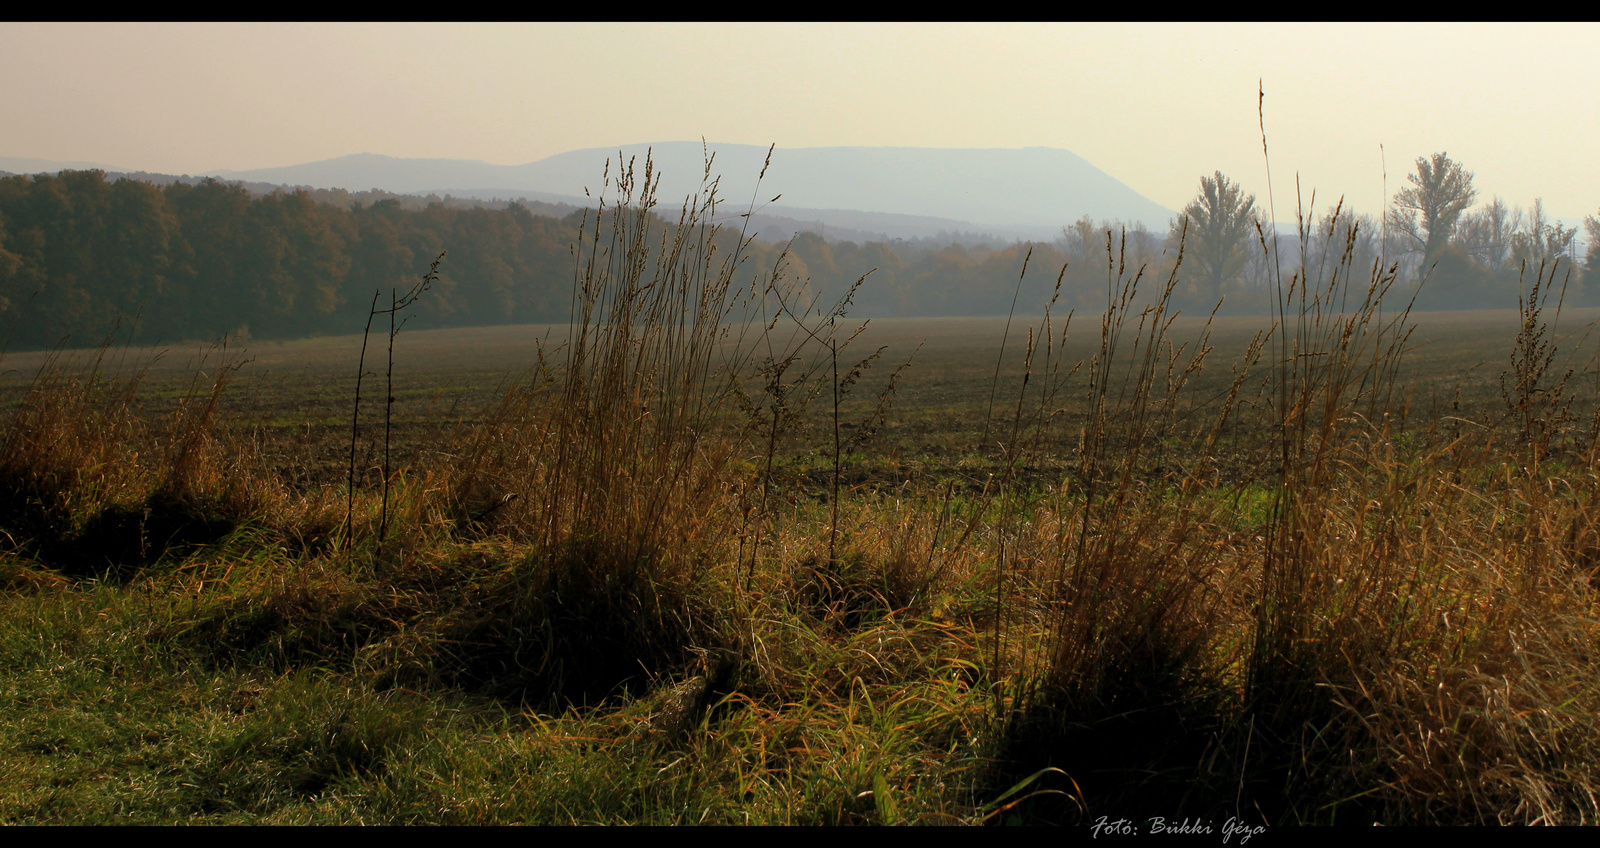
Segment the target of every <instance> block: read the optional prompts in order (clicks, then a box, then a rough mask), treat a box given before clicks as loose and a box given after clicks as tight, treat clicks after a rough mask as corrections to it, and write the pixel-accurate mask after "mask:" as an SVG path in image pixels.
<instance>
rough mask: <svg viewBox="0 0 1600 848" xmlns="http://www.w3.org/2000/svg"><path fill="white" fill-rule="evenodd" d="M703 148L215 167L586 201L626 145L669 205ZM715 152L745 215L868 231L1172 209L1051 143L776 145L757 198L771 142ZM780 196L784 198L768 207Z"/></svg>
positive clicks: (685, 189) (229, 174) (910, 233)
mask: <svg viewBox="0 0 1600 848" xmlns="http://www.w3.org/2000/svg"><path fill="white" fill-rule="evenodd" d="M706 149H707V148H705V147H702V145H701V143H700V142H666V143H659V144H653V145H646V144H634V145H625V146H622V147H621V148H594V149H589V150H574V151H571V152H568V153H562V154H558V155H556V156H551V157H549V158H547V159H541V160H539V161H537V162H530V163H528V164H526V165H491V164H489V163H487V162H479V161H475V160H465V159H399V158H395V157H391V156H380V155H376V154H371V153H363V154H356V155H352V156H342V157H339V158H337V159H329V160H326V161H322V162H312V163H307V164H304V165H293V166H288V167H283V168H264V169H258V170H252V171H216V172H213V173H214V175H215V176H218V177H223V178H226V179H230V180H245V181H249V182H265V183H279V184H290V185H311V186H317V187H321V188H346V189H351V190H357V191H359V190H364V189H371V188H380V189H384V190H387V191H392V192H404V193H419V192H432V193H436V194H445V193H449V194H453V195H456V196H458V197H464V196H484V195H485V194H490V195H495V196H500V197H507V196H510V195H513V194H522V193H527V195H528V196H529V198H530V199H539V200H545V201H546V202H569V203H570V202H573V201H574V199H575V198H581V197H583V196H584V194H585V191H584V190H585V189H586V188H587V189H588V190H589V194H591V195H593V194H597V193H598V192H599V191H600V189H601V175H602V173H603V172H604V170H605V165H606V160H607V159H608V158H609V159H613V160H614V159H616V158H617V156H618V153H619V152H620V153H621V155H622V157H623V158H624V159H633V160H634V161H635V162H636V163H637V167H639V168H641V169H642V166H643V162H644V158H645V155H646V153H647V152H648V153H649V155H650V156H651V157H652V158H653V160H654V162H655V165H656V171H657V173H658V174H660V175H661V183H660V200H661V202H662V205H663V206H666V207H671V206H676V205H679V204H680V203H681V202H682V199H683V198H684V197H686V196H688V195H689V194H690V193H692V192H693V191H694V190H695V189H696V188H697V187H698V185H699V182H700V178H701V175H702V174H703V173H704V153H705V150H706ZM709 150H710V151H711V152H712V153H714V154H715V157H716V158H715V161H714V164H713V168H712V171H713V175H714V176H717V175H720V176H721V178H722V183H721V187H720V188H721V193H722V196H723V197H724V198H726V199H727V201H728V202H729V204H730V207H729V211H730V212H732V211H733V209H732V207H733V206H738V207H741V208H740V210H739V211H743V208H747V207H748V206H749V204H750V202H751V200H752V199H755V201H756V208H757V209H758V211H761V212H763V213H765V214H767V215H772V216H779V217H784V218H790V219H794V220H798V221H817V222H821V223H823V224H824V225H827V226H834V227H839V228H844V229H850V230H858V231H862V232H873V231H879V232H886V233H889V234H890V235H899V236H901V237H917V236H926V235H933V234H935V233H937V232H939V231H941V230H978V231H984V232H991V233H995V234H1005V235H1011V236H1018V237H1027V238H1051V237H1054V236H1055V235H1056V234H1057V233H1059V232H1060V230H1061V227H1062V226H1063V225H1065V224H1067V223H1069V222H1071V221H1074V220H1076V219H1078V218H1080V217H1082V216H1083V215H1089V216H1091V217H1093V218H1095V219H1096V220H1100V219H1107V220H1118V219H1120V220H1124V221H1129V222H1132V221H1142V222H1144V223H1145V224H1146V225H1147V226H1149V227H1151V228H1152V229H1165V227H1166V223H1167V221H1168V220H1169V219H1170V218H1171V217H1173V215H1174V213H1173V212H1172V210H1170V209H1166V208H1164V207H1162V206H1160V205H1158V204H1156V203H1155V202H1154V201H1151V200H1149V199H1148V198H1146V197H1144V196H1143V195H1140V194H1139V193H1137V192H1135V191H1134V190H1133V189H1131V188H1129V187H1128V186H1127V185H1125V184H1123V183H1122V182H1121V181H1119V180H1117V179H1116V178H1115V177H1112V176H1111V175H1109V174H1107V173H1105V172H1104V171H1102V170H1100V169H1099V168H1096V167H1095V166H1093V165H1091V164H1090V163H1089V162H1088V161H1086V160H1084V159H1083V158H1082V157H1080V156H1078V155H1076V154H1074V153H1072V152H1070V151H1067V150H1058V149H1055V148H1047V147H1030V148H1023V149H1020V150H1011V149H943V148H918V147H812V148H796V149H791V150H778V151H775V152H774V153H773V157H772V164H771V167H770V168H769V170H768V172H767V176H766V179H765V180H764V181H763V182H762V183H761V186H760V192H759V195H757V192H756V177H757V176H758V175H759V174H760V172H761V167H762V163H763V161H764V160H765V159H766V156H767V149H766V148H764V147H757V146H754V145H743V144H713V145H709ZM615 172H616V166H615V165H614V164H613V166H612V173H613V174H615ZM779 195H781V199H780V200H779V201H778V202H776V203H768V201H770V200H771V198H773V197H776V196H779ZM862 212H866V213H886V214H888V215H892V216H908V217H911V218H915V219H920V220H899V221H882V220H878V219H873V220H866V219H862V218H861V217H860V216H859V215H852V214H846V213H862ZM885 224H890V225H892V229H891V228H890V227H885V226H884V225H885ZM919 231H920V232H919Z"/></svg>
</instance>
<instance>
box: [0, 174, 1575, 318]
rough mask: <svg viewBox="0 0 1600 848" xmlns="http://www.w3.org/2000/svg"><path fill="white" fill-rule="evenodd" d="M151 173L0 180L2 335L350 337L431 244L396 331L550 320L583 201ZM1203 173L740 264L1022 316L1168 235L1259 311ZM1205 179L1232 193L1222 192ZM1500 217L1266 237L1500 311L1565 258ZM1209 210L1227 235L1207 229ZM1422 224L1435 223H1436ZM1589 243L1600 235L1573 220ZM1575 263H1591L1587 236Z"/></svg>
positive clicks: (1208, 288)
mask: <svg viewBox="0 0 1600 848" xmlns="http://www.w3.org/2000/svg"><path fill="white" fill-rule="evenodd" d="M1420 161H1421V160H1419V162H1420ZM1446 161H1447V162H1448V160H1446ZM150 176H151V175H139V177H138V178H129V177H122V178H118V179H108V178H107V175H106V174H104V173H103V172H100V171H64V172H62V173H60V174H59V175H38V176H10V177H5V178H3V179H0V332H3V333H6V334H8V335H9V343H10V345H11V346H12V347H13V348H38V347H48V346H52V345H57V344H61V343H63V342H64V341H66V342H68V343H71V344H93V343H95V342H98V341H99V340H100V339H101V338H104V337H105V336H106V335H107V334H108V333H110V332H112V331H113V330H114V329H115V328H119V327H120V328H122V329H123V330H124V331H131V333H132V335H133V337H134V338H135V339H137V340H139V341H142V342H153V341H158V340H159V341H168V342H171V341H180V340H189V339H208V338H216V337H219V336H222V335H226V334H242V335H245V336H247V337H253V338H287V337H299V336H309V335H318V334H325V333H346V332H355V331H358V330H359V329H360V327H361V326H362V325H363V324H364V321H365V317H366V314H367V310H368V309H369V307H370V306H371V304H372V302H373V296H374V293H381V292H389V291H391V290H394V289H399V290H400V291H405V290H406V289H408V288H410V286H411V285H412V283H413V282H414V281H415V280H416V279H417V278H418V277H419V276H420V275H421V274H422V273H423V272H425V271H426V270H427V268H428V264H429V262H430V261H431V260H432V259H433V258H434V257H435V256H437V255H438V254H439V253H441V252H445V251H448V253H449V256H448V259H447V261H446V262H445V264H444V265H443V266H441V268H440V273H439V280H438V283H437V284H436V285H435V286H434V288H433V289H432V290H431V291H430V292H429V293H428V295H427V300H426V301H424V302H423V303H421V304H419V307H418V312H417V316H416V319H415V322H414V326H432V327H442V326H477V325H490V324H506V323H546V322H561V321H565V320H567V318H568V310H569V308H570V304H571V286H572V280H573V272H574V262H575V258H574V256H573V255H572V252H571V245H572V244H574V243H575V242H576V241H577V240H578V231H579V227H580V224H581V222H582V221H583V220H585V219H584V215H585V213H584V211H582V210H578V211H569V210H567V209H565V208H560V207H553V206H550V205H548V204H543V205H536V206H535V208H530V206H529V205H528V204H522V203H516V202H511V203H487V202H481V201H467V202H461V201H453V200H451V199H448V198H447V199H438V198H417V197H401V196H383V193H365V194H361V195H352V194H351V193H349V192H340V191H327V190H317V191H310V190H304V189H301V190H282V189H280V190H273V191H263V190H261V188H260V187H247V186H244V185H239V184H229V183H224V182H220V181H216V180H211V179H201V180H195V179H188V180H183V179H167V180H164V181H163V180H156V179H151V178H150ZM1469 176H1470V175H1469ZM1217 180H1220V181H1221V183H1218V182H1217V181H1213V180H1211V178H1207V180H1204V181H1202V191H1201V196H1200V199H1199V200H1197V201H1196V203H1195V204H1191V205H1190V207H1189V208H1188V209H1186V210H1185V214H1186V215H1187V216H1189V218H1190V219H1191V222H1193V223H1194V224H1195V225H1194V226H1191V227H1190V229H1189V231H1188V233H1187V235H1186V234H1185V231H1184V228H1183V226H1181V220H1180V221H1179V222H1174V223H1173V225H1172V228H1171V231H1170V232H1168V233H1164V234H1156V233H1152V232H1151V231H1149V230H1147V229H1145V228H1144V227H1142V226H1140V225H1133V226H1131V227H1123V226H1121V225H1120V224H1115V223H1110V222H1098V223H1097V222H1094V221H1091V220H1089V219H1088V218H1084V219H1082V220H1080V221H1078V222H1075V223H1074V224H1072V225H1070V226H1068V227H1065V228H1064V229H1063V230H1062V234H1061V237H1060V238H1058V239H1056V240H1055V241H1053V242H1050V243H1032V244H1029V243H1015V244H1009V245H995V244H992V243H990V244H984V243H971V242H969V243H967V244H959V243H951V242H950V241H947V240H938V239H923V240H917V241H904V240H892V241H881V242H880V241H874V242H865V243H860V244H858V243H856V242H852V241H829V240H825V239H824V238H823V237H822V236H819V235H817V234H815V233H800V234H798V235H795V236H794V238H793V240H792V241H790V242H785V243H779V242H776V241H768V240H766V239H765V238H764V239H761V240H754V241H752V242H751V243H750V244H748V245H747V246H745V247H744V248H742V255H743V256H744V258H745V261H746V262H747V268H748V279H752V280H753V279H756V278H757V277H759V276H760V275H762V274H770V273H772V272H773V271H774V269H778V270H779V272H781V273H787V274H793V275H796V276H797V277H798V278H800V279H807V280H809V281H810V285H811V287H812V290H813V291H814V292H815V293H816V295H817V297H818V301H819V303H828V302H831V300H832V298H834V297H837V296H838V295H839V294H841V293H843V292H844V291H845V290H846V289H848V287H849V286H850V285H852V284H853V283H855V282H856V281H857V280H858V279H860V278H861V277H862V275H863V274H866V275H868V276H867V280H866V282H865V284H864V285H863V286H862V287H861V289H860V291H859V292H858V293H857V295H856V296H855V299H854V303H853V314H855V315H858V316H861V317H875V316H955V315H995V314H1005V313H1006V312H1007V310H1008V309H1010V308H1011V305H1012V303H1013V300H1014V299H1015V301H1016V303H1017V308H1018V310H1019V311H1021V312H1038V311H1040V310H1041V309H1042V308H1043V306H1044V304H1045V303H1046V302H1047V301H1048V300H1049V298H1050V297H1051V296H1052V292H1053V291H1055V290H1056V286H1057V282H1058V280H1059V284H1060V289H1059V292H1060V293H1059V300H1058V304H1059V305H1058V309H1073V308H1076V309H1085V308H1092V309H1095V310H1098V309H1099V308H1101V307H1102V306H1103V305H1104V303H1105V297H1106V292H1105V280H1106V278H1107V262H1106V256H1107V246H1108V244H1110V245H1111V246H1112V248H1113V252H1114V253H1116V254H1117V262H1118V264H1123V263H1125V264H1126V265H1127V266H1129V267H1133V268H1137V267H1148V269H1149V270H1148V272H1147V273H1150V274H1155V275H1165V274H1168V273H1170V272H1171V270H1172V266H1173V264H1174V263H1175V262H1176V260H1177V257H1178V254H1179V250H1178V248H1179V245H1180V242H1183V243H1184V250H1185V252H1186V258H1185V260H1184V269H1185V270H1184V274H1183V275H1182V278H1183V279H1184V284H1183V285H1181V286H1180V288H1179V293H1180V295H1181V296H1182V297H1183V298H1184V300H1185V301H1186V302H1185V304H1184V305H1185V306H1187V307H1189V308H1193V309H1204V310H1205V311H1210V308H1211V307H1212V306H1214V305H1215V303H1216V301H1217V299H1218V298H1222V299H1223V300H1224V302H1225V308H1224V310H1223V311H1224V312H1258V311H1259V312H1264V311H1266V310H1267V308H1268V303H1269V300H1268V297H1267V292H1268V290H1269V289H1268V281H1269V280H1270V279H1272V275H1271V271H1272V260H1271V259H1268V258H1266V257H1264V256H1263V254H1262V251H1261V249H1260V248H1261V246H1264V245H1266V244H1267V242H1268V241H1269V240H1270V237H1266V236H1263V235H1262V234H1261V233H1260V232H1259V231H1254V230H1253V222H1254V220H1256V218H1252V215H1257V216H1258V213H1256V212H1255V211H1254V209H1253V207H1252V206H1251V205H1250V201H1253V198H1249V199H1246V198H1242V197H1240V196H1238V194H1239V193H1238V192H1237V191H1236V187H1234V186H1231V184H1229V183H1227V182H1226V178H1225V177H1223V176H1222V175H1221V174H1218V175H1217ZM1208 183H1209V184H1210V189H1208V188H1207V184H1208ZM1218 185H1221V186H1222V188H1224V189H1229V188H1233V189H1235V191H1234V193H1233V194H1232V195H1230V194H1228V192H1227V191H1222V192H1221V193H1219V192H1218V191H1217V190H1216V189H1217V187H1218ZM252 188H255V190H252ZM1208 191H1210V195H1208V194H1207V192H1208ZM1208 197H1209V200H1208ZM364 200H370V202H363V201H364ZM539 206H543V207H544V208H538V207H539ZM1222 206H1229V207H1230V208H1227V209H1222V208H1221V207H1222ZM1213 207H1215V208H1213ZM536 211H537V212H542V213H545V214H536ZM664 211H665V210H664ZM552 212H566V213H567V214H565V215H561V216H559V217H558V216H557V215H556V214H550V213H552ZM1513 212H1514V210H1508V209H1506V208H1505V207H1504V204H1503V203H1501V202H1500V201H1499V200H1498V199H1496V200H1495V202H1494V203H1493V204H1490V205H1489V206H1488V207H1487V208H1486V209H1485V211H1483V212H1479V213H1469V214H1467V215H1465V216H1460V215H1459V214H1458V216H1457V218H1456V219H1451V221H1450V225H1451V226H1450V228H1449V232H1443V234H1442V235H1437V236H1433V235H1429V233H1428V232H1427V231H1426V230H1425V229H1424V230H1421V231H1420V235H1419V231H1418V230H1415V229H1413V230H1411V231H1409V234H1410V236H1411V239H1412V241H1414V242H1416V243H1415V244H1408V243H1407V241H1406V236H1407V234H1408V231H1407V230H1406V228H1405V227H1404V226H1401V225H1400V224H1402V223H1403V222H1401V221H1399V220H1398V219H1395V220H1393V221H1391V224H1394V226H1391V227H1390V228H1388V229H1389V231H1390V232H1388V237H1389V239H1390V243H1389V244H1387V245H1385V244H1384V241H1383V238H1384V235H1383V233H1384V229H1383V228H1380V227H1379V226H1377V225H1376V224H1375V223H1374V222H1373V221H1372V220H1371V219H1370V218H1367V217H1365V216H1357V215H1352V214H1350V213H1349V212H1348V211H1343V210H1341V211H1340V212H1339V213H1337V214H1336V213H1334V212H1332V211H1331V210H1330V211H1329V212H1328V213H1327V214H1325V215H1323V216H1322V217H1321V219H1320V220H1317V221H1315V222H1311V221H1308V222H1307V224H1306V234H1305V236H1304V237H1303V238H1302V237H1300V236H1294V235H1284V236H1279V237H1278V244H1277V245H1274V246H1275V247H1277V248H1278V254H1279V256H1280V259H1279V263H1280V264H1281V265H1283V266H1285V267H1288V266H1290V265H1298V262H1299V260H1300V254H1301V251H1302V250H1308V251H1311V252H1313V253H1314V254H1320V255H1325V256H1328V257H1330V258H1331V259H1333V260H1336V259H1337V254H1340V253H1343V252H1344V251H1345V250H1346V249H1348V250H1350V252H1351V254H1352V257H1353V264H1354V265H1355V266H1356V267H1358V268H1370V267H1371V266H1372V265H1373V264H1374V263H1375V262H1376V261H1378V260H1379V258H1380V255H1382V256H1383V257H1384V259H1385V260H1386V261H1397V262H1399V263H1400V265H1401V268H1402V274H1401V280H1402V281H1403V283H1404V285H1408V286H1415V285H1417V283H1418V282H1419V281H1421V280H1424V279H1426V282H1425V284H1424V285H1423V288H1422V291H1421V293H1420V295H1419V297H1418V301H1417V302H1418V306H1419V307H1420V308H1455V309H1459V308H1504V307H1512V306H1514V305H1515V303H1516V293H1517V290H1518V280H1519V268H1520V267H1521V266H1522V265H1523V264H1524V263H1528V262H1530V261H1532V262H1534V264H1537V261H1536V260H1540V259H1549V258H1551V257H1554V256H1564V257H1567V261H1568V262H1569V264H1573V265H1576V266H1580V267H1581V266H1582V264H1583V262H1582V258H1583V257H1581V256H1577V257H1571V256H1568V255H1570V254H1573V253H1574V251H1573V250H1572V236H1573V234H1572V231H1568V230H1560V229H1559V228H1554V229H1552V228H1551V227H1549V225H1548V224H1547V223H1546V222H1545V221H1544V219H1543V217H1542V210H1540V209H1539V208H1538V207H1537V206H1536V207H1535V210H1534V214H1533V215H1530V216H1528V217H1527V218H1526V219H1524V218H1523V217H1522V215H1521V213H1520V212H1515V214H1512V213H1513ZM1225 213H1226V214H1225ZM1230 216H1231V217H1230ZM1224 219H1226V221H1224ZM732 220H734V221H735V222H737V221H738V219H737V218H736V217H735V218H733V219H732ZM1219 221H1223V222H1224V223H1231V226H1233V230H1232V231H1231V232H1224V231H1223V230H1226V227H1222V228H1221V229H1219V227H1220V226H1221V225H1220V224H1217V222H1219ZM1591 222H1593V219H1591ZM1201 223H1211V224H1217V225H1216V226H1211V227H1210V228H1209V229H1207V228H1206V227H1202V226H1200V224H1201ZM589 226H591V227H592V226H593V219H592V213H591V217H590V219H589ZM661 226H662V227H670V226H671V224H670V223H669V222H668V221H665V220H663V221H662V222H661ZM1596 226H1597V227H1600V224H1596ZM1591 229H1595V227H1591ZM1435 230H1440V231H1441V232H1442V230H1441V226H1440V225H1439V224H1437V222H1436V223H1435ZM765 235H766V236H767V237H768V238H770V237H771V235H772V234H765ZM783 235H785V236H787V235H788V234H783ZM722 238H723V241H725V245H724V249H727V250H733V249H734V248H735V247H736V246H737V244H738V240H739V232H738V230H737V229H736V228H733V227H729V228H728V230H727V232H726V233H724V234H723V237H722ZM1563 239H1564V240H1563ZM1185 240H1186V241H1185ZM1590 243H1591V245H1595V244H1600V239H1597V238H1595V237H1594V234H1591V238H1590ZM1563 249H1565V254H1563V252H1562V251H1563ZM785 251H787V253H785ZM1030 255H1031V258H1029V257H1030ZM1573 258H1576V259H1577V260H1578V261H1576V262H1574V261H1572V260H1573ZM1025 259H1026V260H1027V261H1026V262H1025ZM1588 264H1589V265H1591V266H1594V265H1596V259H1595V258H1594V257H1593V255H1592V251H1591V257H1590V262H1589V263H1588ZM1025 265H1026V268H1027V272H1026V275H1025V276H1023V277H1021V280H1020V282H1021V286H1020V289H1019V274H1020V273H1021V272H1022V269H1023V268H1024V266H1025ZM1424 265H1426V266H1427V270H1428V273H1426V274H1424V273H1422V271H1423V266H1424ZM1063 268H1064V269H1065V271H1063ZM1590 277H1591V279H1589V280H1581V277H1579V276H1578V275H1574V276H1573V277H1572V280H1573V282H1575V283H1580V285H1578V286H1577V287H1575V288H1574V289H1573V291H1572V293H1571V295H1570V298H1571V300H1572V301H1574V302H1592V301H1596V299H1597V298H1596V296H1597V295H1600V273H1594V274H1591V275H1590ZM1591 289H1594V291H1591Z"/></svg>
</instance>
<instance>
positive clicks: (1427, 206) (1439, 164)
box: [1389, 153, 1478, 274]
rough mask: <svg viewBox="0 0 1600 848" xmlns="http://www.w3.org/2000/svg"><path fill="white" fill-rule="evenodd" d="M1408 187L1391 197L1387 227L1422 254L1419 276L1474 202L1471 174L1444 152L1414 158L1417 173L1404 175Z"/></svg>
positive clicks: (1475, 194) (1443, 246)
mask: <svg viewBox="0 0 1600 848" xmlns="http://www.w3.org/2000/svg"><path fill="white" fill-rule="evenodd" d="M1406 180H1407V181H1408V182H1410V183H1411V185H1409V186H1406V187H1405V188H1402V189H1400V190H1399V191H1398V192H1396V193H1395V196H1394V207H1393V208H1391V209H1390V210H1389V226H1390V227H1391V228H1392V229H1396V230H1398V231H1399V232H1400V233H1401V234H1402V235H1403V236H1404V237H1405V238H1406V239H1407V240H1408V241H1409V242H1410V243H1411V245H1412V247H1413V248H1414V249H1417V250H1420V251H1422V273H1424V274H1425V273H1427V269H1428V268H1430V267H1432V265H1433V263H1434V262H1435V261H1436V260H1437V259H1438V258H1439V254H1440V252H1441V251H1443V250H1444V248H1445V246H1446V245H1448V244H1449V243H1450V235H1451V233H1453V232H1454V231H1455V227H1456V222H1457V221H1459V220H1460V219H1461V213H1463V212H1465V211H1467V209H1468V208H1469V207H1471V206H1472V204H1473V203H1474V202H1476V201H1477V199H1478V192H1477V191H1476V190H1475V189H1474V188H1473V187H1472V172H1471V171H1468V170H1466V169H1465V168H1463V167H1461V163H1460V162H1455V161H1452V160H1451V159H1450V157H1449V156H1448V155H1447V154H1445V153H1435V154H1433V156H1432V157H1426V156H1419V157H1417V171H1416V173H1414V174H1407V175H1406Z"/></svg>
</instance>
